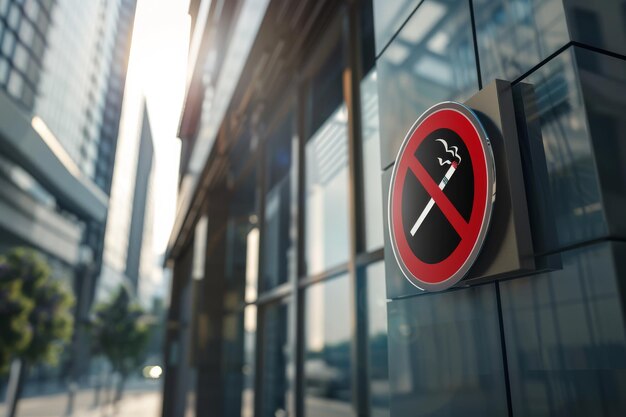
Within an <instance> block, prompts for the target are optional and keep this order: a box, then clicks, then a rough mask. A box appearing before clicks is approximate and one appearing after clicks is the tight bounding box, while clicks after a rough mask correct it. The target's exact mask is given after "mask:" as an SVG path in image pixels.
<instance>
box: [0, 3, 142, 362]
mask: <svg viewBox="0 0 626 417" xmlns="http://www.w3.org/2000/svg"><path fill="white" fill-rule="evenodd" d="M135 7H136V0H113V1H88V2H80V1H72V0H57V1H53V0H0V219H1V220H0V251H5V250H7V249H8V248H10V247H13V246H17V245H25V246H31V247H35V248H36V249H38V250H39V251H40V252H41V253H42V254H44V255H45V256H46V257H47V259H48V262H49V263H50V264H51V265H53V267H54V269H55V271H56V275H58V276H64V277H66V278H67V279H68V281H69V282H70V283H71V285H72V287H73V289H74V292H75V296H76V298H77V305H76V314H77V321H81V320H83V319H85V318H86V316H87V314H88V311H89V309H90V306H91V302H92V300H93V296H94V292H95V288H96V282H95V280H96V279H97V277H98V276H99V271H100V268H101V259H102V248H103V239H104V225H105V223H106V216H107V211H108V193H109V192H110V187H111V177H112V173H113V165H114V159H115V148H116V141H117V135H118V130H119V121H120V114H121V104H122V100H123V93H124V85H125V79H126V68H127V65H128V56H129V53H130V41H131V36H132V28H133V20H134V13H135ZM78 333H80V332H78ZM83 337H84V335H81V334H76V335H75V338H76V339H81V338H83ZM79 342H80V340H79ZM82 343H83V351H84V350H85V349H84V344H85V343H84V340H83V342H82ZM78 345H80V343H78Z"/></svg>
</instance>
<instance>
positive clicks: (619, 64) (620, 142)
mask: <svg viewBox="0 0 626 417" xmlns="http://www.w3.org/2000/svg"><path fill="white" fill-rule="evenodd" d="M625 4H626V3H625ZM574 55H575V57H576V62H577V63H578V75H579V77H580V83H581V88H582V92H583V95H584V97H585V110H586V112H587V124H588V125H589V133H590V136H591V140H592V142H593V153H594V156H595V160H596V168H597V169H598V177H599V178H600V184H601V187H602V199H603V202H604V211H605V216H606V219H607V222H608V228H609V233H610V235H611V236H615V237H620V238H624V237H626V216H624V213H625V212H626V199H624V195H626V164H624V160H626V129H625V128H624V115H625V114H626V102H625V101H624V94H623V93H622V92H623V91H624V88H626V61H624V60H623V59H619V58H614V57H610V56H607V55H604V54H600V53H598V52H595V51H590V50H587V49H582V48H574ZM591 67H593V69H591Z"/></svg>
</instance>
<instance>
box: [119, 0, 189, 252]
mask: <svg viewBox="0 0 626 417" xmlns="http://www.w3.org/2000/svg"><path fill="white" fill-rule="evenodd" d="M187 8H188V2H187V1H184V0H182V1H181V0H178V1H177V0H138V4H137V12H136V16H135V27H134V29H133V38H132V45H131V54H130V61H129V66H128V75H127V79H126V91H125V93H124V106H123V113H122V119H121V122H120V123H121V126H120V135H122V134H130V135H136V134H137V132H138V129H139V124H140V121H141V107H142V103H143V98H144V97H145V100H146V104H147V108H148V116H149V119H150V127H151V130H152V137H153V141H154V145H155V172H154V175H155V177H154V199H155V211H154V222H155V224H154V241H153V247H154V251H155V252H156V253H163V252H164V251H165V249H166V247H167V242H168V240H169V235H170V231H171V228H172V224H173V221H174V216H175V211H176V190H177V186H178V163H179V156H180V142H179V140H178V139H177V137H176V135H177V131H178V123H179V119H180V114H181V106H182V101H183V95H184V86H185V76H186V66H187V51H188V44H189V27H190V19H189V16H188V14H187ZM120 151H122V152H123V151H124V150H123V149H118V152H120Z"/></svg>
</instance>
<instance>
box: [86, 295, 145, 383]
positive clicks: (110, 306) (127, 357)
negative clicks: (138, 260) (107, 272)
mask: <svg viewBox="0 0 626 417" xmlns="http://www.w3.org/2000/svg"><path fill="white" fill-rule="evenodd" d="M92 332H93V336H94V338H93V339H94V342H95V343H96V348H97V351H99V352H100V353H102V354H103V355H104V356H105V357H106V358H107V359H108V360H109V362H110V363H111V366H112V367H113V369H114V370H115V371H116V372H119V373H120V374H121V375H122V376H123V377H126V376H128V375H129V374H130V373H131V372H132V371H133V370H135V369H137V368H138V367H139V366H140V365H141V364H142V362H143V360H144V355H145V352H146V348H147V345H148V341H149V339H150V325H149V323H148V321H147V316H146V314H145V312H144V311H143V309H142V308H141V306H139V304H137V303H134V302H132V301H131V299H130V296H129V294H128V292H127V291H126V290H125V289H124V288H123V287H120V289H119V290H118V292H117V293H116V294H114V295H113V297H112V298H111V299H110V300H109V301H108V302H105V303H103V304H101V305H99V306H98V307H97V308H96V312H95V319H94V322H93V326H92Z"/></svg>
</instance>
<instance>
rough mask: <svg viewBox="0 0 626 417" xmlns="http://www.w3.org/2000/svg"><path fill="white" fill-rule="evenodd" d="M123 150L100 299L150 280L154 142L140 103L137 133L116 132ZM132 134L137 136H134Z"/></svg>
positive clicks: (118, 160) (109, 221) (136, 288)
mask: <svg viewBox="0 0 626 417" xmlns="http://www.w3.org/2000/svg"><path fill="white" fill-rule="evenodd" d="M120 139H121V140H125V141H128V143H124V142H120V146H123V149H124V150H125V151H124V153H123V154H120V155H118V157H117V158H116V163H115V171H114V174H113V188H112V192H111V198H110V200H109V216H108V218H107V226H106V233H105V239H104V255H103V259H104V261H103V266H102V274H101V276H100V282H99V285H98V290H97V294H96V300H99V301H104V300H106V299H107V298H109V297H111V295H112V294H113V293H114V292H115V291H117V289H118V288H119V287H120V286H125V287H127V288H128V289H129V290H130V291H131V293H133V294H135V295H138V293H139V285H140V283H141V281H143V280H148V281H149V280H150V275H151V274H152V271H153V268H154V264H155V262H156V258H155V256H154V255H153V250H152V241H153V233H152V231H153V226H152V224H153V219H154V197H153V194H154V143H153V140H152V132H151V130H150V121H149V119H148V111H147V108H146V106H145V104H144V106H143V111H142V115H141V130H140V131H139V137H138V138H137V137H120ZM137 139H138V140H137Z"/></svg>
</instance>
